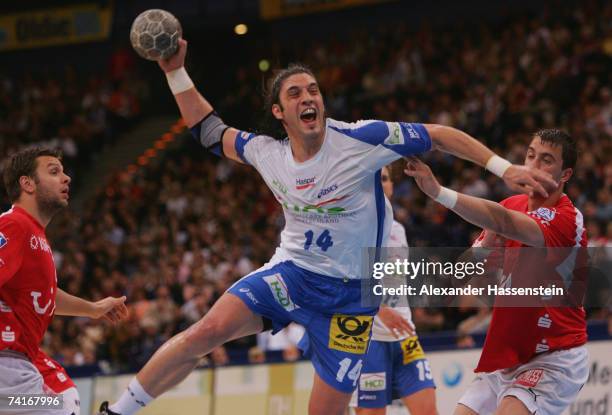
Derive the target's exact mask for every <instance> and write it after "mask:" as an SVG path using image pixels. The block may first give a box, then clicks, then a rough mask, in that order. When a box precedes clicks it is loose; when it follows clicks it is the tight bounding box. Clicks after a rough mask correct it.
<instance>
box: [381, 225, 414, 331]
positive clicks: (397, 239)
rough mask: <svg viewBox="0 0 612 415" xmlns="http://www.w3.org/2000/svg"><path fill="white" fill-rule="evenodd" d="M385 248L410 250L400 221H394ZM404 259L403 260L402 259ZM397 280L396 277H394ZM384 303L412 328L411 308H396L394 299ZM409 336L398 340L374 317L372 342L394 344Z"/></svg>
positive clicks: (388, 259)
mask: <svg viewBox="0 0 612 415" xmlns="http://www.w3.org/2000/svg"><path fill="white" fill-rule="evenodd" d="M385 247H387V248H406V249H408V239H407V238H406V229H404V226H403V225H402V224H401V223H399V222H398V221H396V220H394V221H393V223H392V225H391V233H390V234H389V238H388V239H387V240H386V242H385ZM402 259H403V258H402ZM386 260H387V261H390V260H392V258H387V259H386ZM393 278H395V277H393ZM383 303H384V304H386V305H388V306H390V307H392V308H393V310H395V311H397V312H398V313H399V314H400V315H401V316H402V317H403V318H404V319H405V320H406V321H408V323H409V324H410V325H412V326H414V325H413V323H412V312H411V311H410V307H407V306H394V305H393V304H391V303H393V299H392V298H384V299H383ZM406 337H408V336H403V337H400V338H397V337H395V336H394V335H393V333H391V330H389V329H388V328H387V326H385V325H384V324H383V322H382V321H380V318H378V316H376V317H374V325H373V326H372V340H377V341H383V342H392V341H393V342H394V341H398V340H402V339H405V338H406Z"/></svg>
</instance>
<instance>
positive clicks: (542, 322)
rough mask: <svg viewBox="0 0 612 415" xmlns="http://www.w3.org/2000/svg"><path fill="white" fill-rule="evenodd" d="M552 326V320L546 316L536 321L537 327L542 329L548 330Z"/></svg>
mask: <svg viewBox="0 0 612 415" xmlns="http://www.w3.org/2000/svg"><path fill="white" fill-rule="evenodd" d="M550 326H552V320H551V319H550V316H549V315H548V314H544V315H543V316H542V317H540V318H539V319H538V327H541V328H543V329H549V328H550Z"/></svg>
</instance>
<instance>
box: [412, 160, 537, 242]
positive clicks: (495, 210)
mask: <svg viewBox="0 0 612 415" xmlns="http://www.w3.org/2000/svg"><path fill="white" fill-rule="evenodd" d="M404 172H405V173H406V174H407V175H408V176H411V177H413V178H414V179H415V181H416V183H417V185H418V186H419V188H420V189H421V190H422V191H423V193H425V194H426V195H427V196H429V197H430V198H432V199H434V200H436V201H437V202H439V203H441V204H443V205H444V206H446V207H447V208H449V209H450V210H452V211H453V212H455V213H456V214H458V215H459V216H461V217H462V218H463V219H465V220H466V221H468V222H470V223H472V224H474V225H476V226H479V227H481V228H483V229H487V230H489V231H492V232H494V233H497V234H499V235H501V236H503V237H505V238H507V239H512V240H515V241H519V242H521V243H523V244H525V245H528V246H534V247H542V246H544V235H543V234H542V230H541V229H540V226H539V225H538V224H537V223H536V221H535V220H534V219H532V218H530V217H529V216H527V215H525V214H524V213H521V212H517V211H514V210H510V209H506V208H505V207H504V206H502V205H500V204H499V203H495V202H492V201H490V200H486V199H481V198H479V197H473V196H468V195H465V194H463V193H457V192H453V191H451V190H449V189H446V188H444V187H442V186H440V183H438V181H437V180H436V178H435V177H434V175H433V173H432V172H431V169H430V168H429V167H428V166H427V165H426V164H425V163H423V162H422V161H420V160H418V159H416V158H411V159H409V161H408V165H407V167H406V170H404ZM455 197H456V199H455Z"/></svg>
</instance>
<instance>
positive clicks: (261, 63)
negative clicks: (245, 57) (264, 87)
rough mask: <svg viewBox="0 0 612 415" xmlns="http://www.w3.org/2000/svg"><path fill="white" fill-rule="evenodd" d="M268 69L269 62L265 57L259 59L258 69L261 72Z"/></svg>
mask: <svg viewBox="0 0 612 415" xmlns="http://www.w3.org/2000/svg"><path fill="white" fill-rule="evenodd" d="M268 69H270V62H268V60H267V59H262V60H260V61H259V70H260V71H262V72H266V71H267V70H268Z"/></svg>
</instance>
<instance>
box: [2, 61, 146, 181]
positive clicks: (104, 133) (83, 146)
mask: <svg viewBox="0 0 612 415" xmlns="http://www.w3.org/2000/svg"><path fill="white" fill-rule="evenodd" d="M115 55H117V54H115ZM115 55H114V56H113V57H112V60H111V65H110V67H109V68H108V69H109V70H108V71H100V73H93V74H88V75H87V76H86V77H85V78H84V77H83V74H82V73H81V72H79V71H78V68H76V67H74V66H67V67H66V68H65V69H64V71H63V72H62V73H55V72H53V73H52V72H50V71H46V72H45V73H35V72H32V71H26V72H24V73H23V74H22V75H21V76H20V77H13V76H6V75H5V76H2V75H0V155H6V154H11V153H14V152H15V151H17V150H19V149H20V148H23V147H25V146H28V145H31V144H33V143H36V144H39V145H46V146H51V147H56V148H60V149H62V151H63V155H64V167H65V168H66V170H67V171H68V172H69V173H70V174H71V175H72V176H73V177H74V178H75V180H76V182H75V181H73V185H74V184H76V183H78V179H79V177H80V176H79V175H78V174H75V172H77V171H83V170H84V168H85V167H86V166H88V165H89V164H90V163H91V162H92V160H93V159H94V157H95V156H96V155H97V154H98V153H99V152H100V151H101V150H102V149H103V148H104V147H105V146H106V147H108V146H111V145H113V144H114V142H115V140H116V138H117V137H118V136H120V135H121V134H122V133H124V132H126V131H127V130H128V129H129V127H130V126H131V125H134V122H135V121H136V120H137V119H138V117H139V115H140V103H141V102H142V101H143V100H146V97H147V90H146V84H144V83H143V82H141V81H139V80H138V78H137V77H135V76H134V75H133V74H134V72H133V71H130V70H129V69H128V68H124V69H126V70H125V71H122V73H121V76H114V75H112V74H114V73H115V71H113V67H115V66H117V63H115V62H116V61H117V58H116V57H115ZM109 74H111V75H109ZM1 167H2V166H0V169H1Z"/></svg>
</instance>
